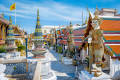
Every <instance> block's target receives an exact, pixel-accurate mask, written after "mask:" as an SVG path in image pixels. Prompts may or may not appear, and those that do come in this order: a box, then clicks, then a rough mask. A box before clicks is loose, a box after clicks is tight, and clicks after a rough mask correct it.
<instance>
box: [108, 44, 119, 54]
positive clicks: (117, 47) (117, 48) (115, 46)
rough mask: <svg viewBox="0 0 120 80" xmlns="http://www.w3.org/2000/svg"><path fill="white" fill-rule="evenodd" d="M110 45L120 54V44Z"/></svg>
mask: <svg viewBox="0 0 120 80" xmlns="http://www.w3.org/2000/svg"><path fill="white" fill-rule="evenodd" d="M109 46H110V48H111V49H112V50H113V51H114V52H115V53H116V54H120V45H109Z"/></svg>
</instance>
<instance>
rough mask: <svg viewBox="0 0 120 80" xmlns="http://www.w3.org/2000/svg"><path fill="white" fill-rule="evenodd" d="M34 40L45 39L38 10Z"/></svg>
mask: <svg viewBox="0 0 120 80" xmlns="http://www.w3.org/2000/svg"><path fill="white" fill-rule="evenodd" d="M34 39H43V34H42V28H41V24H40V19H39V10H37V22H36V29H35V36H34Z"/></svg>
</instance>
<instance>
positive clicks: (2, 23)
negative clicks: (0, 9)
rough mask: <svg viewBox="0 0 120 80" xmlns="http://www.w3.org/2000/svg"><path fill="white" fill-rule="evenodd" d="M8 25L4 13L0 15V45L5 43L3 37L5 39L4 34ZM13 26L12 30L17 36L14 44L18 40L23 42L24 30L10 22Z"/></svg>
mask: <svg viewBox="0 0 120 80" xmlns="http://www.w3.org/2000/svg"><path fill="white" fill-rule="evenodd" d="M8 27H9V21H8V20H6V19H5V18H4V15H0V33H1V34H0V45H2V44H5V39H6V35H7V30H8ZM12 27H13V31H14V36H15V38H17V39H18V40H16V41H15V42H16V44H17V43H19V41H21V43H22V44H23V43H24V38H25V36H24V35H25V33H26V32H25V31H24V30H22V29H21V28H20V27H18V25H17V26H15V25H13V24H12Z"/></svg>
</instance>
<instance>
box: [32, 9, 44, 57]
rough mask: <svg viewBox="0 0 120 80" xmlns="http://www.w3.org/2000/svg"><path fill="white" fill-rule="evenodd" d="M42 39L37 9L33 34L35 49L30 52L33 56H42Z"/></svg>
mask: <svg viewBox="0 0 120 80" xmlns="http://www.w3.org/2000/svg"><path fill="white" fill-rule="evenodd" d="M44 41H45V40H44V39H43V34H42V29H41V24H40V19H39V10H37V22H36V29H35V34H34V39H33V42H34V46H35V49H34V50H32V54H33V55H34V58H44V57H45V55H44V54H45V53H46V50H45V48H44V47H43V43H44Z"/></svg>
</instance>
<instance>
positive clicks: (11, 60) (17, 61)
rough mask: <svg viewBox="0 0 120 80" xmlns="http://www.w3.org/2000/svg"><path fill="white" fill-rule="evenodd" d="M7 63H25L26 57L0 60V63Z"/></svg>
mask: <svg viewBox="0 0 120 80" xmlns="http://www.w3.org/2000/svg"><path fill="white" fill-rule="evenodd" d="M8 63H27V59H16V60H15V59H3V60H0V64H8Z"/></svg>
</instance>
